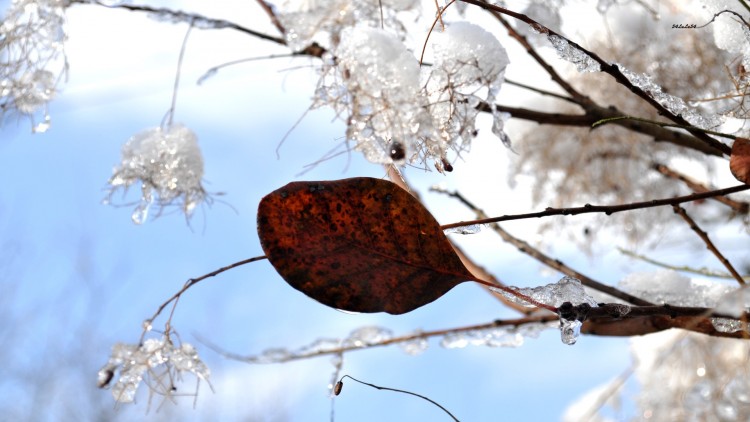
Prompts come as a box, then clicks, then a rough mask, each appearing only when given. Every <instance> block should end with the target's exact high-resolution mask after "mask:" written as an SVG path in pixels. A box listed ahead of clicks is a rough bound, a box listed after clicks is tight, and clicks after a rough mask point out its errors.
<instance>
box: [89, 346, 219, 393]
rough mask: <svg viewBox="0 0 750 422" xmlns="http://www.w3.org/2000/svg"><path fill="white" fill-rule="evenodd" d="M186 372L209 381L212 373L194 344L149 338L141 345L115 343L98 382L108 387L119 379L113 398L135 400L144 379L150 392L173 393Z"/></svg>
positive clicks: (115, 383)
mask: <svg viewBox="0 0 750 422" xmlns="http://www.w3.org/2000/svg"><path fill="white" fill-rule="evenodd" d="M185 373H191V374H193V375H194V376H195V377H196V379H197V382H200V380H204V381H206V382H208V377H209V376H210V374H211V372H210V371H209V369H208V367H207V366H206V364H204V363H203V361H201V359H200V357H198V352H197V351H196V350H195V348H194V347H193V346H192V345H190V344H188V343H182V344H181V345H176V344H174V343H173V342H172V341H171V340H170V339H169V338H168V337H166V336H164V337H162V338H159V339H156V338H150V339H147V340H146V341H144V342H143V344H140V345H138V344H125V343H117V344H115V345H114V346H113V347H112V354H111V355H110V358H109V361H108V362H107V363H106V364H105V365H104V366H103V367H102V369H100V370H99V377H98V385H99V387H100V388H105V387H108V386H109V385H110V384H111V383H112V381H113V380H115V379H116V381H115V382H114V385H112V397H114V399H115V400H116V401H117V402H118V403H132V402H134V401H135V397H136V392H137V390H138V387H139V386H140V384H141V383H142V382H143V383H145V384H146V385H147V386H148V388H149V389H150V394H158V395H161V396H164V397H171V396H173V395H174V394H175V391H176V388H175V385H176V383H177V382H178V381H181V380H182V377H183V374H185ZM209 385H210V384H209ZM196 389H197V387H196Z"/></svg>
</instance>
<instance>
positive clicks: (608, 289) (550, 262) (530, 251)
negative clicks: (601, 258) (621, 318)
mask: <svg viewBox="0 0 750 422" xmlns="http://www.w3.org/2000/svg"><path fill="white" fill-rule="evenodd" d="M436 191H437V192H440V193H443V194H446V195H448V196H451V197H453V198H456V199H458V200H459V201H461V203H463V204H464V205H466V207H467V208H469V209H471V210H472V211H474V212H475V213H476V214H477V216H483V215H485V214H484V211H483V210H481V209H480V208H478V207H476V206H475V205H474V204H473V203H472V202H470V201H469V200H468V199H466V198H465V197H464V196H463V195H461V194H460V193H459V192H448V191H444V190H436ZM443 227H445V226H443ZM492 229H493V230H494V231H495V232H496V233H497V234H498V235H500V237H502V238H503V240H505V241H506V242H508V243H510V244H511V245H513V246H515V247H516V248H518V250H519V251H521V252H523V253H525V254H527V255H529V256H531V257H532V258H534V259H536V260H537V261H539V262H541V263H543V264H545V265H547V266H548V267H550V268H554V269H556V270H558V271H560V272H561V273H563V274H565V275H568V276H571V277H575V278H577V279H579V280H581V284H583V285H584V286H587V287H590V288H592V289H594V290H598V291H600V292H602V293H606V294H608V295H610V296H612V297H616V298H618V299H622V300H624V301H626V302H628V303H632V304H634V305H643V306H648V305H652V303H651V302H649V301H647V300H644V299H641V298H639V297H636V296H633V295H631V294H629V293H626V292H623V291H621V290H619V289H616V288H614V287H612V286H608V285H606V284H604V283H600V282H598V281H596V280H594V279H592V278H590V277H588V276H586V275H585V274H581V273H579V272H578V271H576V270H574V269H572V268H570V267H568V266H567V265H565V264H564V263H563V262H562V261H560V260H559V259H554V258H552V257H549V256H547V255H545V254H544V253H543V252H541V251H540V250H538V249H536V248H535V247H533V246H531V245H529V244H528V243H526V242H524V241H523V240H521V239H518V238H517V237H514V236H513V235H511V234H510V233H508V232H507V231H505V230H504V229H503V228H502V227H500V225H499V224H495V223H493V224H492Z"/></svg>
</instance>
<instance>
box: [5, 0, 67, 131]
mask: <svg viewBox="0 0 750 422" xmlns="http://www.w3.org/2000/svg"><path fill="white" fill-rule="evenodd" d="M64 6H65V2H63V1H61V0H42V1H31V0H14V1H13V2H12V3H11V5H10V7H9V8H8V10H7V12H6V15H5V17H4V18H3V19H2V24H0V57H2V64H0V118H2V117H5V116H6V114H7V113H10V112H14V111H15V112H18V113H20V114H22V115H24V116H28V117H29V118H30V119H31V122H32V125H33V127H32V130H33V131H34V132H44V131H46V130H47V129H48V128H49V124H50V117H49V114H48V113H47V103H48V102H49V101H50V100H51V99H52V98H53V97H54V96H55V93H56V90H57V85H58V83H59V82H60V80H61V79H63V78H64V77H65V75H66V72H67V66H68V65H67V61H66V58H65V51H64V50H63V44H64V42H65V39H66V34H65V28H64V25H65V13H64V10H63V8H64ZM37 114H41V116H42V121H41V122H39V123H36V124H35V118H34V116H35V115H37Z"/></svg>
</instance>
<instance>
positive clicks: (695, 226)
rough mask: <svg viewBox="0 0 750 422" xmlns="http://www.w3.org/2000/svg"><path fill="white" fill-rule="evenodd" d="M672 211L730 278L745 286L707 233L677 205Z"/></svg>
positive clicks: (673, 206)
mask: <svg viewBox="0 0 750 422" xmlns="http://www.w3.org/2000/svg"><path fill="white" fill-rule="evenodd" d="M672 209H673V210H674V212H675V213H676V214H679V215H680V217H682V219H683V220H685V222H686V223H688V225H689V226H690V228H691V229H692V230H693V231H694V232H695V233H696V234H697V235H698V236H699V237H700V238H701V239H702V240H703V243H705V244H706V248H708V250H710V251H711V253H713V254H714V255H715V256H716V258H718V259H719V261H721V263H722V264H723V265H724V266H725V267H726V269H727V271H729V273H730V274H732V277H734V279H735V280H737V282H738V283H740V284H741V285H742V284H745V280H744V279H743V278H742V276H741V275H740V273H738V272H737V270H735V269H734V266H733V265H732V263H731V262H729V260H728V259H727V258H726V257H725V256H724V255H723V254H722V253H721V252H720V251H719V249H717V248H716V245H714V242H712V241H711V239H709V238H708V233H706V232H705V231H703V230H701V228H700V227H698V223H696V222H695V220H693V219H692V218H691V217H690V216H689V215H688V213H687V211H685V209H684V208H682V207H681V206H679V205H672Z"/></svg>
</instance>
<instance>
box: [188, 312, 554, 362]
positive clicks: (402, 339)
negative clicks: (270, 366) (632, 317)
mask: <svg viewBox="0 0 750 422" xmlns="http://www.w3.org/2000/svg"><path fill="white" fill-rule="evenodd" d="M554 321H559V317H558V316H557V315H537V316H530V317H525V318H516V319H504V320H500V319H498V320H495V321H492V322H489V323H485V324H476V325H468V326H463V327H456V328H446V329H442V330H433V331H421V332H419V333H412V334H407V335H403V336H398V337H390V338H388V339H385V340H381V341H378V342H373V343H367V344H364V345H354V344H349V345H341V346H338V347H333V348H330V349H324V350H315V351H312V352H308V353H297V354H295V353H290V354H288V355H287V356H286V357H285V359H284V360H283V361H280V362H290V361H296V360H302V359H310V358H315V357H320V356H329V355H338V354H343V353H348V352H353V351H356V350H365V349H370V348H373V347H384V346H390V345H393V344H400V343H408V342H411V341H414V340H418V339H428V338H432V337H443V336H448V335H452V334H461V333H467V332H473V331H482V330H488V329H492V328H500V327H513V328H518V327H522V326H524V325H528V324H544V323H549V322H554ZM199 340H200V342H201V343H203V344H205V345H206V346H207V347H209V348H210V349H212V350H214V351H215V352H216V353H219V354H220V355H222V356H224V357H226V358H228V359H234V360H238V361H242V362H247V363H256V364H257V363H266V362H262V361H260V360H259V359H258V357H257V356H248V355H241V354H237V353H232V352H228V351H226V350H223V349H222V348H220V347H219V346H217V345H215V344H212V343H211V342H209V341H208V340H206V339H204V338H199Z"/></svg>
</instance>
